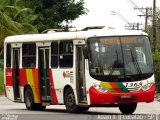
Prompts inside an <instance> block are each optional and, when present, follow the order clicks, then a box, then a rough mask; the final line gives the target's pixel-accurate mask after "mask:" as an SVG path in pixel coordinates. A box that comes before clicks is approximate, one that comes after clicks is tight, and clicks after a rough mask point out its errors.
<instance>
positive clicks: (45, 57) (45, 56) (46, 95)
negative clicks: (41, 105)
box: [38, 47, 51, 101]
mask: <svg viewBox="0 0 160 120" xmlns="http://www.w3.org/2000/svg"><path fill="white" fill-rule="evenodd" d="M38 63H39V65H38V69H39V81H40V93H41V101H50V100H51V97H50V82H49V48H48V47H43V48H39V62H38Z"/></svg>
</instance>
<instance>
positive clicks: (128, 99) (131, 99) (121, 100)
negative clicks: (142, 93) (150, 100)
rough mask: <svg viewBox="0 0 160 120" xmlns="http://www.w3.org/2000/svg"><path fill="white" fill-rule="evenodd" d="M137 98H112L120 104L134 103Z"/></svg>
mask: <svg viewBox="0 0 160 120" xmlns="http://www.w3.org/2000/svg"><path fill="white" fill-rule="evenodd" d="M136 98H137V96H131V97H130V98H121V96H116V97H113V99H114V100H115V102H117V103H121V102H134V101H135V100H136Z"/></svg>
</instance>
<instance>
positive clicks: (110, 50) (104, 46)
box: [87, 36, 153, 81]
mask: <svg viewBox="0 0 160 120" xmlns="http://www.w3.org/2000/svg"><path fill="white" fill-rule="evenodd" d="M87 44H88V51H89V71H90V75H91V76H92V77H93V78H95V79H98V80H102V81H103V80H104V81H107V80H109V81H114V80H120V81H121V80H122V81H127V80H129V81H130V80H133V79H134V81H136V80H142V79H146V78H148V77H151V75H153V62H152V57H151V50H150V44H149V40H148V38H147V37H146V36H120V37H117V36H116V37H92V38H89V39H88V41H87Z"/></svg>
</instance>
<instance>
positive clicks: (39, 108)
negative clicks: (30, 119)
mask: <svg viewBox="0 0 160 120" xmlns="http://www.w3.org/2000/svg"><path fill="white" fill-rule="evenodd" d="M45 109H46V106H42V104H41V103H36V104H35V110H40V111H43V110H45Z"/></svg>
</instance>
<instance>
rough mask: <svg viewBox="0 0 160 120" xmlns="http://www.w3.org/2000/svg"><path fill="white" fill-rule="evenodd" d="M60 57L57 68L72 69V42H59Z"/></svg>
mask: <svg viewBox="0 0 160 120" xmlns="http://www.w3.org/2000/svg"><path fill="white" fill-rule="evenodd" d="M59 50H60V56H59V66H60V67H62V68H71V67H73V42H72V41H62V42H60V49H59Z"/></svg>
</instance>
